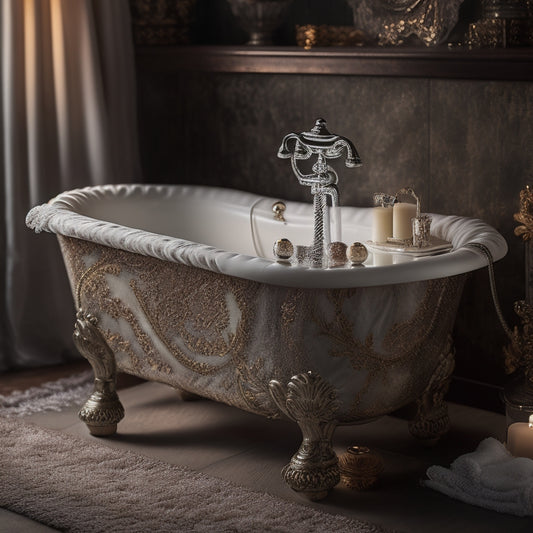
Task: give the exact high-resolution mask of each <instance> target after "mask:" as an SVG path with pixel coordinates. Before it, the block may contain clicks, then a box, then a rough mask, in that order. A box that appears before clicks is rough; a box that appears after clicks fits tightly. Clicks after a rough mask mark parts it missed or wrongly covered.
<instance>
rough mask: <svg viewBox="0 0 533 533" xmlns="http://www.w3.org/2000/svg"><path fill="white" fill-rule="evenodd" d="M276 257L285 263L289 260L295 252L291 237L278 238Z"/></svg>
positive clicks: (275, 247) (275, 248) (274, 249)
mask: <svg viewBox="0 0 533 533" xmlns="http://www.w3.org/2000/svg"><path fill="white" fill-rule="evenodd" d="M273 252H274V257H275V258H276V259H277V260H278V261H280V262H283V263H286V262H288V261H289V259H290V258H291V257H292V254H293V253H294V246H293V245H292V242H291V241H289V239H278V240H277V241H276V242H275V243H274V248H273Z"/></svg>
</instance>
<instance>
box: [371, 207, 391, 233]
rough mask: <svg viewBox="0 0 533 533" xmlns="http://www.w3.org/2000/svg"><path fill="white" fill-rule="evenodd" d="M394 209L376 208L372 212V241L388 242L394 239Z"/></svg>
mask: <svg viewBox="0 0 533 533" xmlns="http://www.w3.org/2000/svg"><path fill="white" fill-rule="evenodd" d="M392 211H393V209H392V207H381V206H378V207H374V209H373V211H372V216H373V219H372V240H373V241H374V242H387V238H388V237H392Z"/></svg>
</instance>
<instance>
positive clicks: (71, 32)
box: [0, 0, 140, 370]
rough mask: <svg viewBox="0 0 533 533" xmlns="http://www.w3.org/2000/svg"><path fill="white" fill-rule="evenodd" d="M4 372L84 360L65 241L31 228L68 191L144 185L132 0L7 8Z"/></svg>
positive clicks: (0, 138) (52, 1) (2, 5)
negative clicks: (77, 342)
mask: <svg viewBox="0 0 533 533" xmlns="http://www.w3.org/2000/svg"><path fill="white" fill-rule="evenodd" d="M0 53H1V69H0V96H1V101H0V124H1V128H0V165H1V167H0V180H1V182H2V189H1V190H2V195H3V197H2V204H1V207H0V209H1V211H0V214H1V216H3V227H2V229H1V230H0V239H1V241H0V244H1V245H2V247H3V254H2V261H0V265H1V266H0V268H1V271H0V279H1V286H0V291H1V296H2V308H1V309H0V335H1V340H0V342H1V345H0V348H1V352H0V370H5V369H7V368H11V367H22V366H35V365H44V364H53V363H58V362H61V361H64V360H66V359H68V358H71V357H75V355H74V354H75V351H74V348H73V345H72V343H71V334H72V328H73V320H74V308H73V304H72V298H71V295H70V289H69V286H68V282H67V279H66V274H65V269H64V267H63V264H62V260H61V257H60V254H59V250H58V246H57V242H56V241H55V238H54V237H53V236H51V235H43V234H41V235H34V234H33V233H32V232H31V231H30V230H28V229H27V228H26V227H25V224H24V219H25V216H26V213H27V211H28V210H29V209H30V208H31V207H32V206H34V205H36V204H39V203H43V202H46V201H47V200H49V199H50V198H51V197H53V196H54V195H56V194H58V193H59V192H61V191H64V190H68V189H72V188H75V187H83V186H86V185H94V184H101V183H117V182H132V181H138V180H139V179H140V166H139V160H138V150H137V136H136V113H135V76H134V57H133V43H132V37H131V27H130V14H129V5H128V1H127V0H1V2H0Z"/></svg>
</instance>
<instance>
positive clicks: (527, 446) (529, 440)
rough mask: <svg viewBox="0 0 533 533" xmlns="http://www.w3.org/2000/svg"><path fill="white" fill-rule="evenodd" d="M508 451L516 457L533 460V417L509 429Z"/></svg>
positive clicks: (516, 423)
mask: <svg viewBox="0 0 533 533" xmlns="http://www.w3.org/2000/svg"><path fill="white" fill-rule="evenodd" d="M507 449H508V450H509V451H510V452H511V453H512V454H513V455H514V456H515V457H529V458H530V459H533V415H531V416H530V417H529V423H527V422H515V423H514V424H511V425H510V426H509V427H508V429H507Z"/></svg>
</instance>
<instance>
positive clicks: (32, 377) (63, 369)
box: [0, 359, 143, 396]
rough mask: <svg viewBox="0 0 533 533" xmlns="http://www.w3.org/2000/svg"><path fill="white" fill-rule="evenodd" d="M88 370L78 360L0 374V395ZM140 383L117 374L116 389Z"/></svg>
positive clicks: (88, 368) (86, 365)
mask: <svg viewBox="0 0 533 533" xmlns="http://www.w3.org/2000/svg"><path fill="white" fill-rule="evenodd" d="M90 369H91V367H90V365H89V363H88V362H87V361H86V360H85V359H80V360H79V361H75V362H72V363H68V364H64V365H56V366H45V367H38V368H28V369H24V370H12V371H10V372H4V373H1V372H0V395H3V396H5V395H7V394H11V393H12V392H14V391H17V390H18V391H23V390H27V389H29V388H31V387H38V386H40V385H42V384H43V383H46V382H48V381H55V380H57V379H61V378H65V377H68V376H72V375H73V374H77V373H79V372H83V371H84V370H90ZM142 382H143V380H142V379H140V378H137V377H135V376H129V375H127V374H119V376H118V379H117V388H118V389H124V388H126V387H131V386H133V385H137V384H138V383H142Z"/></svg>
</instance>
